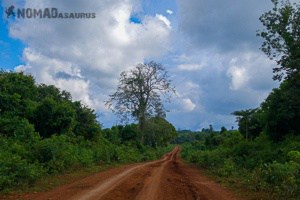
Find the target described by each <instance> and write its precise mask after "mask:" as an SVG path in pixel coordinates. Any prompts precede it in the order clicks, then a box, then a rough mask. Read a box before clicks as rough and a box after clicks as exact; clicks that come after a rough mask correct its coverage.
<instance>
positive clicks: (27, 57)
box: [0, 0, 278, 130]
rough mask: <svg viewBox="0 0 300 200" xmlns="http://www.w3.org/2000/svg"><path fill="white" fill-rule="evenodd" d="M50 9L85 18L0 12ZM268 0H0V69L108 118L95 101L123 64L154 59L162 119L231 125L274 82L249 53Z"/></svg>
mask: <svg viewBox="0 0 300 200" xmlns="http://www.w3.org/2000/svg"><path fill="white" fill-rule="evenodd" d="M11 5H14V6H15V11H16V9H18V8H19V9H22V8H29V9H34V8H35V9H40V8H42V9H44V8H57V9H58V10H59V11H60V12H63V13H65V12H67V13H70V12H78V13H95V18H89V19H61V18H60V19H49V18H44V19H39V18H35V19H34V18H18V17H17V16H15V17H12V16H10V17H9V18H7V16H6V13H5V9H6V8H8V7H10V6H11ZM271 9H272V3H271V1H270V0H251V1H249V0H226V1H225V0H101V1H99V0H89V1H82V0H43V1H40V0H2V1H1V7H0V12H1V21H0V30H1V32H0V68H2V69H4V70H12V71H17V72H19V71H24V72H25V73H27V74H31V75H33V76H34V77H35V79H36V81H37V82H38V83H46V84H51V85H56V86H57V87H59V88H61V89H63V90H67V91H69V92H71V94H72V96H73V99H74V100H81V101H82V103H84V104H86V105H88V106H90V107H92V108H93V109H95V110H96V112H97V114H98V116H99V117H98V118H99V121H100V123H102V124H103V126H104V127H110V126H112V125H115V124H117V123H118V120H117V119H116V117H115V116H114V115H113V113H112V112H111V111H110V110H108V109H107V108H106V107H105V103H104V101H106V100H108V95H109V94H112V93H113V92H114V91H115V90H116V87H117V83H118V77H119V75H120V73H121V72H122V71H124V70H129V69H132V68H133V67H134V66H135V65H137V64H138V63H143V62H148V61H150V60H154V61H155V62H158V63H161V64H162V65H163V66H164V67H165V68H166V69H167V71H168V73H169V75H170V77H171V79H172V83H173V85H174V86H175V88H176V95H175V96H174V97H173V98H172V101H171V103H167V104H166V108H167V109H168V110H169V112H168V113H167V120H168V121H170V122H171V123H172V124H173V125H174V126H175V127H176V128H177V129H190V130H201V129H202V128H207V127H209V125H210V124H211V125H212V126H213V127H214V128H215V129H216V130H218V129H220V127H222V126H225V127H226V128H228V129H230V128H231V127H232V126H234V127H235V128H236V122H235V117H234V116H232V115H231V113H232V112H233V111H236V110H241V109H250V108H256V107H258V106H259V105H260V103H261V102H262V101H263V100H264V99H265V98H266V97H267V96H268V94H269V92H270V91H271V90H272V88H274V87H277V86H278V83H277V82H274V81H273V80H272V68H273V67H275V65H276V64H275V63H274V62H272V61H269V59H268V58H267V56H266V55H264V54H263V52H261V51H260V50H259V48H260V46H261V44H262V40H261V39H260V38H259V37H256V31H257V30H258V29H263V27H262V25H261V23H260V21H259V16H260V15H262V14H263V13H264V12H266V11H268V10H271Z"/></svg>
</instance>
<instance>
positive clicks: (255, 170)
mask: <svg viewBox="0 0 300 200" xmlns="http://www.w3.org/2000/svg"><path fill="white" fill-rule="evenodd" d="M207 138H210V139H209V140H212V141H218V142H217V143H215V145H211V143H208V144H207V143H206V140H207ZM181 155H182V157H183V158H184V159H185V160H187V161H189V162H192V163H195V164H197V165H198V166H200V167H202V168H206V169H208V170H210V171H211V172H212V173H213V174H214V175H216V176H218V177H220V178H222V179H225V180H232V183H235V182H238V183H240V184H242V185H243V186H244V187H245V188H248V189H249V190H252V191H255V192H259V191H264V192H269V193H270V194H271V195H272V199H299V197H300V192H299V191H300V190H299V188H300V138H299V136H290V137H287V138H286V139H285V140H283V141H281V142H280V143H278V142H276V143H275V142H273V141H272V140H270V139H269V138H268V137H267V136H266V135H265V134H261V135H260V136H259V137H257V138H256V139H255V140H248V141H246V140H244V139H243V136H242V135H241V134H240V133H239V132H237V131H226V132H223V133H222V134H216V133H211V134H210V135H205V136H204V137H200V138H199V140H198V141H195V142H193V143H192V144H191V143H189V144H184V145H183V148H182V152H181Z"/></svg>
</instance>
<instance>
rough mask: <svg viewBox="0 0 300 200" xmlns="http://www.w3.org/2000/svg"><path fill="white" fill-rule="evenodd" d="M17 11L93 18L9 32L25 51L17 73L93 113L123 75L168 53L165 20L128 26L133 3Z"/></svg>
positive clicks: (22, 25) (48, 0)
mask: <svg viewBox="0 0 300 200" xmlns="http://www.w3.org/2000/svg"><path fill="white" fill-rule="evenodd" d="M18 6H19V7H25V8H26V7H28V8H45V7H50V8H51V7H56V8H58V9H59V10H60V11H64V12H94V13H96V18H95V19H63V20H62V19H31V20H29V19H28V20H25V19H16V21H15V22H13V23H10V27H9V30H10V35H11V36H12V37H14V38H17V39H20V40H22V42H24V43H25V44H26V46H27V48H26V49H24V52H23V60H24V62H25V65H24V66H19V67H17V68H16V69H17V70H23V71H25V72H27V73H31V74H32V75H34V76H35V78H36V80H37V81H38V82H43V83H47V84H53V85H56V86H58V87H60V88H62V89H65V90H68V91H70V92H71V93H72V95H73V97H74V99H76V100H82V102H83V103H85V104H87V105H89V106H91V107H93V108H95V109H97V111H101V112H103V111H105V108H104V105H103V101H104V100H105V99H107V95H108V94H109V93H111V91H113V90H114V89H115V88H116V84H117V78H118V76H119V74H120V73H121V72H122V71H124V70H127V69H129V68H131V67H133V66H134V65H136V64H137V63H139V62H143V61H144V60H145V59H146V58H155V57H159V56H161V55H164V53H166V51H167V50H168V44H169V41H168V38H169V34H170V31H171V30H170V29H171V23H170V21H169V20H168V19H167V18H166V17H165V16H163V15H156V16H144V17H143V19H142V20H141V23H138V24H136V23H132V22H131V21H130V17H131V14H132V13H133V12H135V10H134V9H135V8H138V7H139V1H137V0H125V1H120V0H113V1H111V0H110V1H108V0H104V1H97V0H92V1H85V2H82V1H81V0H72V1H58V0H45V1H38V0H30V1H29V0H27V1H25V4H23V5H18Z"/></svg>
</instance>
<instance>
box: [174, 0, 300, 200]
mask: <svg viewBox="0 0 300 200" xmlns="http://www.w3.org/2000/svg"><path fill="white" fill-rule="evenodd" d="M272 2H273V4H274V8H273V9H272V10H271V11H269V12H266V13H265V14H263V15H262V16H261V18H260V20H261V22H262V23H263V25H264V26H265V30H263V31H258V34H257V35H258V36H260V37H262V38H263V39H264V42H263V44H262V48H261V49H262V51H263V52H264V53H265V54H266V55H267V56H268V57H269V58H270V59H271V60H275V61H276V62H277V64H278V66H277V67H276V68H274V69H273V71H274V77H273V79H274V80H278V81H280V87H279V88H275V89H273V91H272V92H271V93H270V94H269V95H268V97H267V98H266V99H265V101H264V102H262V103H261V105H260V106H259V107H258V108H255V109H248V110H240V111H235V112H233V113H232V114H233V115H235V116H236V117H237V122H238V125H239V130H230V131H228V130H226V129H225V128H224V127H223V128H222V130H221V131H220V132H215V131H213V130H212V129H211V128H210V129H207V130H203V131H201V132H196V133H193V132H191V131H183V132H181V133H179V137H178V138H177V139H176V141H177V143H184V144H183V145H182V146H183V150H182V157H183V158H184V159H186V160H187V161H189V162H191V163H195V164H196V165H198V166H200V167H201V168H204V169H207V170H208V171H209V172H211V173H212V174H213V175H214V176H216V177H218V179H219V180H220V181H222V182H226V183H230V184H231V185H232V186H234V187H238V188H240V189H242V190H243V191H242V192H243V193H245V191H246V193H247V191H248V192H252V195H253V196H254V199H300V72H299V69H300V37H299V36H300V34H299V33H300V31H299V30H300V24H299V21H300V5H299V4H298V5H297V4H291V3H290V2H289V1H282V2H280V3H279V1H277V0H272Z"/></svg>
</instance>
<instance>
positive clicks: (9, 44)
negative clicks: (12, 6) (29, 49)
mask: <svg viewBox="0 0 300 200" xmlns="http://www.w3.org/2000/svg"><path fill="white" fill-rule="evenodd" d="M0 13H4V12H3V7H0ZM1 16H2V15H1ZM5 17H6V16H5V15H4V14H3V16H2V17H1V21H0V30H1V32H0V60H1V61H0V67H1V68H3V69H9V70H13V69H14V67H15V66H18V65H20V64H22V63H23V62H22V52H23V49H24V45H23V43H22V41H20V40H18V39H13V38H11V37H10V36H9V30H8V21H7V20H5V19H3V18H5Z"/></svg>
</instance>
